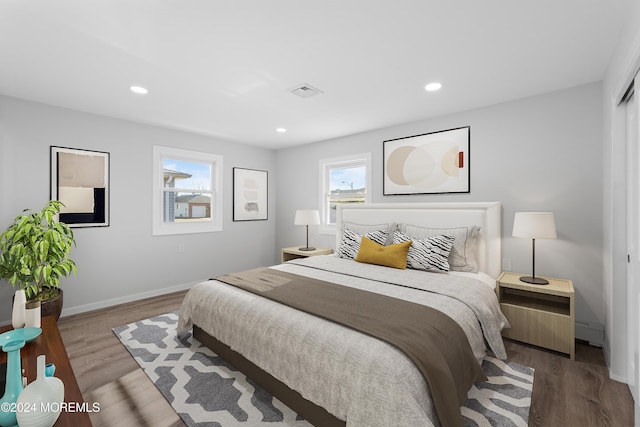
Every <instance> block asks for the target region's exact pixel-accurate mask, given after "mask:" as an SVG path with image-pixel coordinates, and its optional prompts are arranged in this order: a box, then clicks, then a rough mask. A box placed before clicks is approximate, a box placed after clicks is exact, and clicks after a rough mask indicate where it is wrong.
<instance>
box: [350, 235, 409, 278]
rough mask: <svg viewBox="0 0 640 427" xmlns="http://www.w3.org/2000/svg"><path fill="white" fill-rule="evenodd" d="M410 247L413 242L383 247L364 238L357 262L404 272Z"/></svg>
mask: <svg viewBox="0 0 640 427" xmlns="http://www.w3.org/2000/svg"><path fill="white" fill-rule="evenodd" d="M410 247H411V240H409V241H407V242H402V243H396V244H395V245H388V246H383V245H381V244H379V243H376V242H374V241H373V240H371V239H368V238H366V237H364V236H363V237H362V243H361V244H360V250H359V251H358V255H357V256H356V261H358V262H364V263H367V264H376V265H384V266H385V267H393V268H400V269H403V270H404V269H405V268H407V254H408V253H409V248H410Z"/></svg>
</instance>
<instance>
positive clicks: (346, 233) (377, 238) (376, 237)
mask: <svg viewBox="0 0 640 427" xmlns="http://www.w3.org/2000/svg"><path fill="white" fill-rule="evenodd" d="M364 236H365V237H367V238H369V239H370V240H373V241H374V242H376V243H379V244H381V245H384V244H385V241H386V240H387V237H388V236H389V233H388V232H386V231H384V230H375V231H371V232H369V233H367V234H365V235H364ZM361 243H362V235H360V234H358V233H356V232H355V231H353V230H351V229H350V228H346V227H343V228H342V241H341V243H340V247H339V248H338V256H339V257H340V258H348V259H355V258H356V255H358V251H359V250H360V244H361Z"/></svg>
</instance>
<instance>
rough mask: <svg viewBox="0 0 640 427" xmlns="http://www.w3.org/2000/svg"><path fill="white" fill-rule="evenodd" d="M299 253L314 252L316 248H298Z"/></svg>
mask: <svg viewBox="0 0 640 427" xmlns="http://www.w3.org/2000/svg"><path fill="white" fill-rule="evenodd" d="M298 250H299V251H305V252H307V251H315V250H316V248H310V247H309V246H305V247H304V248H298Z"/></svg>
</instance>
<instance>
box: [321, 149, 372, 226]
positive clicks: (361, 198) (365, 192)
mask: <svg viewBox="0 0 640 427" xmlns="http://www.w3.org/2000/svg"><path fill="white" fill-rule="evenodd" d="M320 197H321V200H320V215H321V225H320V233H323V234H333V233H335V228H336V212H337V209H336V207H337V206H338V205H339V204H343V203H365V202H371V153H364V154H357V155H353V156H346V157H337V158H333V159H325V160H320Z"/></svg>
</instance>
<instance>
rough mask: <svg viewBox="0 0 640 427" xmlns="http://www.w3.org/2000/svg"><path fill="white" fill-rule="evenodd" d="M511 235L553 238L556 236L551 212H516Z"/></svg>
mask: <svg viewBox="0 0 640 427" xmlns="http://www.w3.org/2000/svg"><path fill="white" fill-rule="evenodd" d="M513 237H523V238H527V239H555V238H556V237H558V236H557V235H556V223H555V220H554V218H553V212H516V216H515V218H514V220H513Z"/></svg>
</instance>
